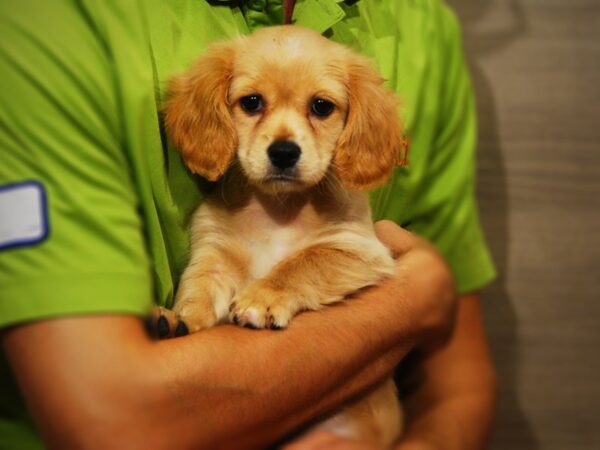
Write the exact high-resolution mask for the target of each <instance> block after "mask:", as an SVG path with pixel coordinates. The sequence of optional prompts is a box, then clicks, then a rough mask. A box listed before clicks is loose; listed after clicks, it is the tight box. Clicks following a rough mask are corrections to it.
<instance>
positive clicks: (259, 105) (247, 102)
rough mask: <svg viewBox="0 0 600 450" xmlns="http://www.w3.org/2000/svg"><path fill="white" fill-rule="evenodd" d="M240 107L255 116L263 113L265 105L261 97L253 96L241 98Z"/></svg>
mask: <svg viewBox="0 0 600 450" xmlns="http://www.w3.org/2000/svg"><path fill="white" fill-rule="evenodd" d="M240 106H241V107H242V109H243V110H244V111H246V112H247V113H250V114H255V113H258V112H260V111H262V109H263V106H264V103H263V99H262V97H261V96H260V95H258V94H252V95H247V96H246V97H242V98H240Z"/></svg>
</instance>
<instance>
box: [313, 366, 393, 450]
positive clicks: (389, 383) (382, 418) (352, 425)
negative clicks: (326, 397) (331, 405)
mask: <svg viewBox="0 0 600 450" xmlns="http://www.w3.org/2000/svg"><path fill="white" fill-rule="evenodd" d="M403 416H404V414H403V411H402V406H401V405H400V402H399V401H398V392H397V389H396V385H395V383H394V380H393V378H388V379H387V380H385V381H384V382H383V383H381V384H380V385H378V386H377V387H376V388H374V389H373V390H371V391H370V392H369V393H368V394H367V395H365V396H364V397H361V399H360V400H357V401H355V402H353V403H350V404H348V405H346V406H344V408H343V409H342V410H341V411H340V412H338V413H337V414H335V415H334V416H332V417H330V418H329V419H327V420H325V421H324V422H321V423H319V424H318V425H316V426H315V428H323V429H326V430H329V431H331V432H333V433H335V434H337V435H340V436H344V437H348V438H352V439H360V440H367V441H370V442H374V443H377V444H379V445H382V446H384V448H388V447H390V446H391V445H392V444H393V443H394V442H395V441H396V440H397V439H398V438H399V437H400V435H401V434H402V426H403V419H404V417H403Z"/></svg>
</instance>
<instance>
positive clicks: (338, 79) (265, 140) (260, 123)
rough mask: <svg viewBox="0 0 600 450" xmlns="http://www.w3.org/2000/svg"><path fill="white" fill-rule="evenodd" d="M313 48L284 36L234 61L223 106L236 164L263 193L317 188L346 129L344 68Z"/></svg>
mask: <svg viewBox="0 0 600 450" xmlns="http://www.w3.org/2000/svg"><path fill="white" fill-rule="evenodd" d="M318 41H319V42H320V41H321V40H320V39H319V40H318ZM311 44H312V42H311V41H308V42H307V41H306V40H301V37H300V36H297V35H289V36H284V37H282V38H281V39H279V40H270V41H267V42H260V43H259V45H256V46H252V47H250V49H249V51H248V52H245V53H243V54H242V55H240V56H238V58H237V59H236V62H235V67H234V71H233V77H232V81H231V84H230V88H229V95H228V101H229V104H230V108H231V111H232V115H233V122H234V126H235V129H236V131H237V140H238V148H237V157H238V160H239V163H240V165H241V167H242V169H243V170H244V172H245V174H246V176H247V177H248V179H249V180H250V181H251V182H252V183H253V184H254V185H256V186H258V187H259V188H261V189H262V190H266V191H275V192H278V191H291V190H302V189H305V188H306V187H309V186H312V185H315V184H317V183H318V182H319V181H321V180H322V179H323V178H324V177H325V175H326V173H327V171H328V169H329V166H330V164H331V160H332V158H333V154H334V151H335V148H336V146H337V142H338V140H339V137H340V135H341V133H342V131H343V129H344V123H345V119H346V116H347V113H348V99H347V95H346V86H345V84H344V81H345V80H344V78H343V73H344V71H343V66H342V64H341V61H339V57H338V58H337V59H336V57H337V54H336V53H335V52H332V49H331V48H326V47H323V46H315V45H311ZM327 47H329V46H327Z"/></svg>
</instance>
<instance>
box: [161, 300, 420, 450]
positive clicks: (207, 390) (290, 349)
mask: <svg viewBox="0 0 600 450" xmlns="http://www.w3.org/2000/svg"><path fill="white" fill-rule="evenodd" d="M352 306H353V307H354V306H358V305H352ZM336 309H337V308H336ZM360 309H361V308H360V307H359V308H353V311H354V312H352V310H350V309H344V308H339V310H338V311H335V314H327V313H328V312H333V311H324V312H323V313H308V314H306V315H304V316H300V317H298V318H296V320H295V321H294V322H292V324H291V326H290V328H289V329H288V330H286V331H282V332H269V331H248V330H245V329H238V328H233V327H221V328H220V329H214V330H210V331H209V332H206V333H203V334H205V336H204V337H202V338H201V339H195V338H194V336H193V335H192V336H191V337H190V338H189V339H185V340H186V341H187V342H186V343H185V346H187V349H184V343H181V344H180V345H179V348H178V350H177V351H178V352H184V353H185V354H190V355H198V354H201V353H200V352H206V356H205V357H204V356H203V357H202V359H196V360H195V361H187V360H186V359H184V358H185V357H182V358H180V359H179V360H178V362H176V364H179V367H176V368H175V370H173V371H172V372H170V373H169V372H166V371H165V374H166V375H167V376H168V379H167V380H165V382H164V383H163V384H168V385H171V386H176V391H175V392H173V393H172V394H171V395H175V396H176V397H178V398H181V401H180V402H177V403H174V402H169V401H168V400H167V399H161V400H160V403H165V404H168V405H169V407H170V408H172V411H171V412H170V413H169V416H171V417H175V416H176V417H182V418H183V421H182V422H179V423H177V424H175V426H176V427H177V428H181V429H180V431H179V432H180V433H185V432H186V431H189V430H195V431H199V423H202V425H201V426H202V427H205V428H206V430H205V431H206V433H205V436H204V437H203V438H202V441H203V442H206V448H211V449H216V448H228V447H229V448H236V449H242V448H253V447H254V448H257V447H258V448H262V447H264V445H265V444H266V443H269V442H273V441H274V440H276V439H278V438H280V437H281V436H283V435H285V434H287V433H289V432H290V431H292V430H294V429H295V428H297V427H298V426H300V425H302V424H304V423H305V422H306V421H307V420H310V419H311V418H313V417H315V416H318V415H320V414H323V413H325V412H327V411H328V410H331V409H332V408H334V407H336V406H337V405H339V404H340V403H341V402H342V401H344V400H347V399H348V398H349V397H350V396H353V395H356V394H357V393H359V392H360V391H361V390H364V389H366V388H368V387H369V386H371V385H372V384H373V383H375V382H376V381H378V380H380V379H381V378H383V377H384V376H386V375H388V374H389V373H390V371H391V370H392V369H393V366H394V364H396V363H397V362H398V361H399V360H400V359H401V358H402V357H403V356H404V354H405V353H406V352H407V351H408V350H409V349H410V348H411V345H412V341H413V340H414V339H411V338H410V337H409V336H410V332H409V331H408V330H405V332H406V338H405V339H400V341H401V343H400V344H398V343H394V344H392V345H390V344H388V343H386V342H385V341H386V340H387V336H386V334H387V331H383V332H381V333H379V332H380V331H381V330H379V331H378V332H377V333H374V332H373V330H371V329H370V323H369V321H368V320H364V321H357V320H356V316H355V313H356V312H357V310H359V311H360ZM346 315H348V317H347V318H346V317H345V316H346ZM317 316H318V317H317ZM346 319H347V320H346ZM357 325H358V326H357ZM361 328H362V329H363V330H364V333H363V334H362V335H361V333H360V332H351V331H349V330H356V329H359V330H360V329H361ZM375 334H377V335H375ZM367 335H368V336H367ZM307 336H309V337H310V338H309V339H307ZM201 340H202V341H203V342H199V341H201ZM209 340H212V341H213V342H212V343H211V342H210V341H209ZM165 344H166V345H165V346H164V347H163V348H162V349H161V352H164V358H166V359H169V355H170V354H171V353H172V351H171V350H170V349H169V348H168V347H169V346H174V345H175V344H176V343H175V341H172V342H165ZM222 344H225V345H222ZM211 348H212V349H215V348H218V349H219V350H218V351H214V350H212V351H211ZM324 349H327V350H326V352H325V351H324ZM257 358H259V359H258V360H257ZM187 359H191V358H189V357H188V358H187ZM164 361H165V359H163V363H164ZM184 366H185V367H184ZM185 371H188V374H185ZM189 371H191V372H192V373H195V374H196V376H195V377H190V376H189ZM173 376H174V377H175V379H172V377H173ZM206 405H217V407H216V409H212V410H207V408H206ZM194 409H198V411H197V413H198V414H199V415H200V416H202V419H203V420H202V422H199V421H197V420H196V418H194V415H195V414H192V415H190V411H193V410H194ZM186 422H187V423H186ZM189 438H190V440H197V439H198V436H195V437H194V436H189Z"/></svg>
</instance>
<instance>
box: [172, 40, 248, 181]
mask: <svg viewBox="0 0 600 450" xmlns="http://www.w3.org/2000/svg"><path fill="white" fill-rule="evenodd" d="M234 53H235V52H234V47H233V46H232V45H231V44H222V45H220V46H215V47H213V48H211V49H209V51H208V53H206V54H205V55H204V56H202V57H201V58H200V59H199V60H198V62H197V63H196V64H195V66H194V67H193V68H192V69H191V70H190V71H189V72H187V73H185V74H183V75H181V76H178V77H176V78H174V79H173V80H172V81H171V84H170V86H169V90H170V98H169V100H168V102H167V105H166V108H165V123H166V126H167V130H168V131H169V133H170V135H171V138H172V139H173V142H174V143H175V146H176V147H177V149H178V150H179V152H180V153H181V155H182V157H183V160H184V161H185V163H186V165H187V166H188V167H189V169H190V170H191V171H192V172H194V173H197V174H199V175H201V176H203V177H205V178H207V179H208V180H210V181H216V180H217V179H219V178H220V177H221V176H223V174H224V173H225V172H226V171H227V168H228V167H229V165H230V164H231V163H232V161H233V158H234V156H235V150H236V147H237V135H236V132H235V128H234V126H233V120H232V118H231V114H230V112H229V105H228V101H227V92H228V89H229V82H230V80H231V76H232V71H233V59H234Z"/></svg>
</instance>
